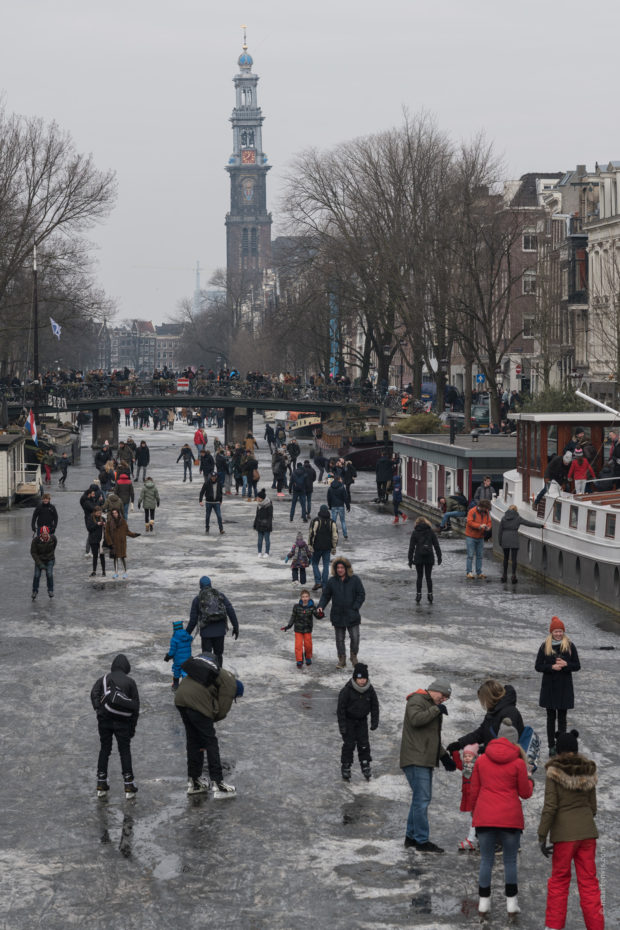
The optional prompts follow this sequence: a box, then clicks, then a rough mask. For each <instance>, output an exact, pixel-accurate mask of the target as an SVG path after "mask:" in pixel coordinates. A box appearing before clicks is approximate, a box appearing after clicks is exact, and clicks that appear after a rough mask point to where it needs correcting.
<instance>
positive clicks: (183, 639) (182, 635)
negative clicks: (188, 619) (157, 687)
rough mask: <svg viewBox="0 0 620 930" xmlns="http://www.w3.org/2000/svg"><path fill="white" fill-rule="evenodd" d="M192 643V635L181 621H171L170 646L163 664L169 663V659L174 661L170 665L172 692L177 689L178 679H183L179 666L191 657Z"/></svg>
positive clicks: (183, 674) (183, 675)
mask: <svg viewBox="0 0 620 930" xmlns="http://www.w3.org/2000/svg"><path fill="white" fill-rule="evenodd" d="M192 642H193V637H192V634H191V633H188V632H187V631H186V630H185V628H184V627H183V621H182V620H173V621H172V636H171V638H170V646H169V647H168V652H167V653H166V655H165V656H164V662H170V660H171V659H174V662H173V664H172V690H173V691H176V690H177V688H178V687H179V678H185V674H186V673H185V672H184V671H183V669H182V668H181V666H182V665H183V663H184V662H185V661H186V660H187V659H191V657H192Z"/></svg>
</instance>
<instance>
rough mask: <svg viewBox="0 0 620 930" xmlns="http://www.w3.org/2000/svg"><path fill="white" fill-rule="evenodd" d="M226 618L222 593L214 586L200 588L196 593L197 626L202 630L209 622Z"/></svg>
mask: <svg viewBox="0 0 620 930" xmlns="http://www.w3.org/2000/svg"><path fill="white" fill-rule="evenodd" d="M227 618H228V613H227V611H226V602H225V600H224V595H223V594H220V592H219V591H216V589H215V588H211V587H208V588H202V590H201V591H200V594H199V595H198V626H199V627H200V629H201V630H202V629H203V628H204V627H206V626H208V625H209V624H210V623H218V622H220V621H222V620H227ZM227 625H228V624H227Z"/></svg>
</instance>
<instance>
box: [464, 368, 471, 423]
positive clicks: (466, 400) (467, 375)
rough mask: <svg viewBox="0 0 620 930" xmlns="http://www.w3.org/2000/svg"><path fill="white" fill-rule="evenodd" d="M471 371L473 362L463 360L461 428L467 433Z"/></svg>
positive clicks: (469, 417) (469, 421)
mask: <svg viewBox="0 0 620 930" xmlns="http://www.w3.org/2000/svg"><path fill="white" fill-rule="evenodd" d="M472 371H473V362H472V361H471V359H465V373H464V375H463V415H464V421H463V426H464V428H465V430H466V431H467V432H469V430H470V424H471V376H472Z"/></svg>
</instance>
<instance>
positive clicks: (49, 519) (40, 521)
mask: <svg viewBox="0 0 620 930" xmlns="http://www.w3.org/2000/svg"><path fill="white" fill-rule="evenodd" d="M42 526H46V527H47V528H48V530H49V531H50V533H51V535H52V536H53V535H54V534H55V533H56V527H57V526H58V511H57V510H56V508H55V507H54V505H53V504H52V498H51V495H50V494H47V493H46V494H44V495H43V497H42V498H41V503H40V504H37V506H36V507H35V508H34V510H33V512H32V519H31V521H30V528H31V530H32V532H33V533H34V534H35V535H36V534H37V533H38V532H39V530H40V529H41V527H42Z"/></svg>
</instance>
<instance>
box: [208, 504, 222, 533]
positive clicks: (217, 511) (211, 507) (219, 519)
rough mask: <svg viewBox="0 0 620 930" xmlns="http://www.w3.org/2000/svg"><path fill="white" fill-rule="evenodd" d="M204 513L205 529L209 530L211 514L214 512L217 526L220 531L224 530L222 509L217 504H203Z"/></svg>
mask: <svg viewBox="0 0 620 930" xmlns="http://www.w3.org/2000/svg"><path fill="white" fill-rule="evenodd" d="M205 506H206V513H205V527H206V529H209V521H210V520H211V513H212V511H215V516H216V517H217V525H218V526H219V528H220V529H221V530H222V529H224V527H223V525H222V507H221V504H220V503H219V502H215V503H211V502H210V501H206V502H205Z"/></svg>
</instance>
